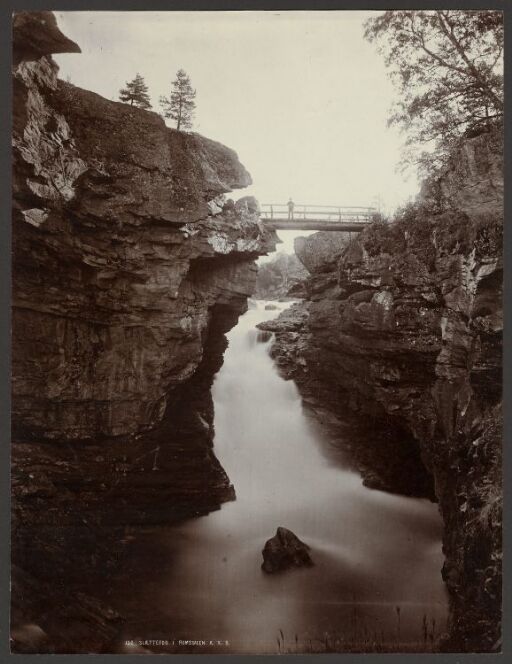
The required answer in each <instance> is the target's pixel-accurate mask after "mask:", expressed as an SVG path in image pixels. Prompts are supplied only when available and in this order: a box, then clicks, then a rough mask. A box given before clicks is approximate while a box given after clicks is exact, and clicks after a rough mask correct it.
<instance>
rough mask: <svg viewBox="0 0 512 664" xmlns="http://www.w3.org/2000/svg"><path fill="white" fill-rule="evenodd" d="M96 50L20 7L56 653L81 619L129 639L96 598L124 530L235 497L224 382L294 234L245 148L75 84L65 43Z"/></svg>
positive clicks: (26, 318) (19, 326) (26, 277)
mask: <svg viewBox="0 0 512 664" xmlns="http://www.w3.org/2000/svg"><path fill="white" fill-rule="evenodd" d="M79 50H80V49H79V48H78V46H77V45H76V44H74V43H73V42H71V41H70V40H69V39H67V38H66V37H65V36H64V35H62V33H61V32H60V31H59V29H58V27H57V24H56V21H55V18H54V16H53V15H52V14H51V13H49V12H30V13H26V12H21V13H18V14H16V15H15V16H14V69H13V81H14V83H13V85H14V127H13V334H12V341H13V364H12V379H13V388H12V389H13V416H12V423H13V439H14V440H13V448H12V449H13V454H12V461H13V510H14V518H13V564H14V567H13V624H14V625H16V623H20V624H21V623H23V622H27V621H28V622H31V621H37V623H38V624H40V625H41V626H42V627H43V629H44V630H46V631H47V632H48V634H49V635H50V637H49V645H47V646H46V647H47V648H48V649H50V650H51V649H52V647H55V646H52V645H51V644H52V643H54V642H55V641H54V639H53V637H55V636H56V631H57V630H58V625H59V623H61V622H62V620H65V621H66V622H67V624H68V625H69V632H68V634H67V635H66V637H65V639H64V637H62V636H61V637H58V635H57V638H62V639H64V641H65V642H62V641H61V644H60V646H59V647H60V648H64V649H67V650H68V651H80V649H81V648H86V649H88V648H90V649H92V650H94V649H97V648H101V647H102V644H104V643H105V641H106V640H108V638H111V637H112V634H113V633H115V628H114V627H113V628H111V627H110V626H108V625H109V624H110V622H111V621H113V620H114V614H113V613H110V614H109V613H108V611H107V609H103V608H102V605H101V604H98V602H97V600H96V599H95V598H94V596H90V595H89V594H88V593H89V591H90V589H91V587H92V580H94V579H96V580H97V577H98V576H99V577H101V574H103V573H111V571H112V569H111V567H112V565H113V566H114V567H115V564H116V563H115V560H112V556H110V557H107V559H105V556H104V555H103V553H104V551H103V549H105V550H106V549H108V547H109V546H110V547H111V551H113V553H114V556H113V557H114V558H116V556H117V559H118V560H117V562H119V559H121V558H122V552H121V550H122V545H121V544H120V542H121V541H122V538H121V537H120V535H119V532H118V531H115V530H114V528H118V527H119V528H124V527H125V526H127V525H129V524H134V523H141V522H143V523H151V522H153V523H154V522H157V523H166V522H170V521H173V520H176V519H178V518H181V517H183V516H187V515H191V514H199V513H204V512H206V511H208V510H210V509H215V508H216V507H218V505H219V503H220V502H222V501H224V500H227V499H229V498H231V497H232V496H233V488H232V487H231V485H230V482H229V479H228V478H227V476H226V474H225V473H224V471H223V469H222V468H221V467H220V465H219V463H218V461H217V460H216V458H215V456H214V454H213V451H212V440H213V408H212V402H211V396H210V387H211V383H212V380H213V376H214V374H215V373H216V371H218V369H219V367H220V364H221V362H222V354H223V352H224V349H225V345H226V340H225V336H224V335H225V332H227V331H228V330H229V329H230V328H231V327H232V326H233V325H235V324H236V321H237V319H238V316H239V315H240V314H241V313H243V312H244V311H245V310H246V308H247V296H248V295H249V294H251V293H252V291H253V289H254V286H255V282H256V273H257V270H256V265H255V262H254V260H255V258H256V257H257V256H259V255H261V254H264V253H266V252H268V251H270V250H273V249H274V246H275V241H276V238H275V235H274V233H273V232H268V231H266V230H265V229H264V228H263V227H262V225H261V224H260V222H259V210H258V204H257V202H256V201H255V200H254V199H253V198H248V197H246V198H242V199H240V200H239V201H238V202H236V203H234V202H233V201H231V200H227V199H226V198H225V196H224V195H225V194H226V193H228V192H230V191H231V190H233V189H236V188H241V187H245V186H247V185H248V184H249V183H250V182H251V179H250V176H249V174H248V173H247V171H246V170H245V168H244V167H243V166H242V165H241V164H240V162H239V161H238V158H237V155H236V154H235V152H233V151H232V150H230V149H229V148H226V147H224V146H223V145H221V144H219V143H216V142H215V141H212V140H209V139H206V138H204V137H202V136H199V135H197V134H186V133H181V132H177V131H175V130H172V129H169V128H167V127H166V126H165V124H164V121H163V120H162V118H161V117H160V116H158V115H157V114H156V113H152V112H148V111H144V110H140V109H138V108H134V107H131V106H128V105H124V104H121V103H116V102H112V101H108V100H106V99H104V98H102V97H100V96H99V95H97V94H94V93H92V92H88V91H85V90H81V89H79V88H77V87H74V86H73V85H70V84H66V83H63V82H62V81H59V80H58V79H57V66H56V65H55V63H54V62H53V60H52V58H51V53H57V52H77V51H79ZM77 570H81V571H80V573H78V574H77ZM63 579H67V581H63ZM77 588H78V589H77ZM79 592H80V593H83V596H82V599H81V600H80V601H78V602H77V601H75V600H74V599H73V598H75V597H76V596H77V593H79ZM50 596H51V597H52V601H51V604H52V606H51V608H49V606H48V597H50ZM70 607H72V608H70ZM70 612H71V613H70ZM114 622H115V621H114ZM75 628H76V629H75ZM52 630H53V636H52ZM52 639H53V640H52ZM73 640H74V643H73ZM20 648H21V649H23V646H20Z"/></svg>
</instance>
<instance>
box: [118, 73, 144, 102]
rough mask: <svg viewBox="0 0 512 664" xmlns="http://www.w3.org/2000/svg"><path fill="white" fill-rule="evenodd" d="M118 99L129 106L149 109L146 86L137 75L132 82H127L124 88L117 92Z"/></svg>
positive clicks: (142, 79)
mask: <svg viewBox="0 0 512 664" xmlns="http://www.w3.org/2000/svg"><path fill="white" fill-rule="evenodd" d="M119 99H120V100H121V101H122V102H124V103H125V104H130V106H138V107H139V108H145V109H149V108H151V103H150V101H149V94H148V86H147V85H146V83H145V82H144V78H143V77H142V76H141V75H140V74H137V75H136V76H135V78H134V79H133V81H127V82H126V88H122V89H121V90H119Z"/></svg>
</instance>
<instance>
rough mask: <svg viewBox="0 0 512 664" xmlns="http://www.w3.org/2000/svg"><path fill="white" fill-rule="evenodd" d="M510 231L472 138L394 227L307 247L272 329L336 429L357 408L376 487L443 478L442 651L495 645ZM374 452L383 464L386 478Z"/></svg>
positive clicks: (485, 147)
mask: <svg viewBox="0 0 512 664" xmlns="http://www.w3.org/2000/svg"><path fill="white" fill-rule="evenodd" d="M502 224H503V175H502V146H501V131H500V130H499V129H496V128H495V129H491V130H489V131H488V132H486V133H482V134H481V135H479V136H476V137H473V138H471V139H468V140H466V141H465V143H464V144H463V145H462V146H461V148H460V149H459V150H458V152H457V153H456V154H454V155H453V156H452V159H451V162H450V164H449V167H448V168H447V170H446V171H445V172H444V173H443V174H442V175H441V176H440V177H439V178H438V179H437V180H435V181H430V182H428V183H427V184H426V185H425V186H424V187H423V190H422V193H421V196H420V198H419V200H418V202H417V204H415V205H412V206H410V207H409V208H407V209H406V210H405V211H404V212H402V213H401V214H399V215H398V217H397V218H396V219H395V220H394V221H393V222H392V223H378V224H374V225H372V226H370V227H368V228H367V229H366V230H365V231H363V232H362V233H361V234H360V235H359V236H358V237H357V239H355V240H353V241H352V242H350V243H348V244H347V246H346V247H343V246H339V247H338V249H337V250H336V251H334V249H333V247H334V245H332V244H330V248H329V250H328V251H326V250H325V247H326V246H327V245H329V243H328V242H327V240H328V238H326V234H323V233H318V234H315V235H313V236H310V237H308V238H306V239H301V240H300V241H299V242H297V244H296V251H297V255H298V257H299V258H300V259H301V260H302V261H303V262H304V264H305V266H306V267H307V268H308V270H309V271H310V277H309V279H308V282H307V292H308V296H307V300H306V301H305V302H304V303H303V304H301V305H296V306H295V308H294V309H292V310H291V311H289V312H287V313H285V314H283V315H282V316H281V318H280V319H278V320H277V321H274V322H271V323H267V324H263V327H264V328H266V329H270V330H273V331H275V332H276V341H275V344H274V347H273V350H272V353H273V356H274V357H275V358H276V361H277V363H278V365H279V366H280V368H281V370H282V372H283V373H284V375H285V376H288V377H291V378H294V379H295V380H296V382H297V384H298V385H299V388H300V389H301V391H302V394H303V396H304V398H305V400H306V401H307V402H308V403H310V404H313V407H315V405H316V406H317V407H319V408H320V407H321V409H323V410H320V412H325V411H326V412H327V414H328V416H329V419H328V423H329V426H334V427H335V426H336V415H339V414H341V413H345V412H346V411H347V409H350V410H351V411H352V412H354V413H356V414H357V415H359V419H364V420H365V421H366V423H367V429H366V441H365V442H364V443H362V448H361V449H362V451H360V457H361V459H360V463H361V470H362V471H363V477H365V481H366V483H367V484H369V485H370V486H376V487H377V488H386V489H387V490H395V491H402V492H406V493H413V494H416V495H428V492H429V491H428V482H427V481H426V477H425V475H426V474H428V475H429V476H430V477H431V478H433V489H434V491H435V496H436V498H437V500H438V502H439V508H440V511H441V514H442V517H443V520H444V523H445V532H444V541H443V547H444V553H445V557H446V562H445V564H444V568H443V570H442V574H443V578H444V580H445V582H446V584H447V587H448V590H449V594H450V604H451V625H450V634H449V635H448V636H447V637H446V638H445V639H444V640H443V642H442V648H444V649H447V650H460V651H490V650H496V649H498V648H499V644H500V614H501V412H500V405H501V341H502V312H501V305H502V302H501V286H502ZM361 415H364V418H361V417H360V416H361ZM333 422H334V423H333ZM363 438H365V436H363ZM372 455H373V456H377V457H379V458H381V457H383V456H384V459H381V462H380V464H377V466H378V467H377V470H376V469H375V466H374V467H373V468H372ZM386 458H387V462H386V460H385V459H386ZM397 459H398V460H399V463H398V464H397V463H396V461H397ZM390 467H391V472H390ZM425 470H426V471H427V472H426V473H425Z"/></svg>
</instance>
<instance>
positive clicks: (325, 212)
mask: <svg viewBox="0 0 512 664" xmlns="http://www.w3.org/2000/svg"><path fill="white" fill-rule="evenodd" d="M260 207H261V216H262V218H263V219H268V220H272V219H276V220H277V219H293V220H294V221H300V220H305V221H307V220H309V221H313V220H320V219H322V220H323V221H352V222H357V221H360V222H363V223H364V222H368V221H370V220H371V218H372V216H373V215H374V214H376V213H377V208H375V207H363V206H357V205H352V206H348V205H339V206H338V205H297V204H295V206H294V209H293V216H292V217H290V216H289V212H288V205H287V204H286V203H263V204H262V205H261V206H260Z"/></svg>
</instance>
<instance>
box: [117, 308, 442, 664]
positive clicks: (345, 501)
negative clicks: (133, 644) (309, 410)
mask: <svg viewBox="0 0 512 664" xmlns="http://www.w3.org/2000/svg"><path fill="white" fill-rule="evenodd" d="M264 306H265V303H264V302H256V303H253V307H252V308H251V309H249V311H248V312H247V313H246V314H245V315H244V316H242V317H241V319H240V321H239V324H238V325H237V326H236V327H235V328H234V329H233V330H232V331H231V332H230V333H229V335H228V338H229V347H228V349H227V351H226V354H225V361H224V364H223V366H222V368H221V370H220V371H219V373H218V375H217V377H216V379H215V384H214V388H213V397H214V402H215V429H216V436H215V451H216V454H217V457H218V458H219V460H220V462H221V463H222V465H223V467H224V468H225V469H226V471H227V473H228V475H229V477H230V479H231V481H232V482H233V484H234V486H235V490H236V494H237V499H236V501H234V502H232V503H227V504H225V505H223V506H222V508H221V510H219V511H218V512H214V513H212V514H209V515H208V516H206V517H202V518H199V519H193V520H190V521H188V522H186V523H184V524H182V525H180V526H178V527H175V528H171V529H167V530H164V531H159V532H158V533H157V534H155V533H151V534H149V535H146V536H142V537H141V538H140V541H138V542H137V543H136V546H135V548H134V555H136V556H140V557H141V560H145V561H146V564H145V570H146V572H145V573H144V574H143V575H141V578H134V580H133V593H134V595H135V596H136V597H137V602H138V604H139V605H141V603H142V605H143V606H144V612H143V616H142V615H141V617H140V619H138V620H136V621H134V622H132V623H131V624H129V625H127V627H126V637H127V638H147V639H149V638H165V639H172V640H174V641H176V642H177V640H179V639H182V640H186V639H190V640H194V641H196V640H204V641H206V645H205V646H202V645H199V646H194V647H192V648H191V651H192V652H216V651H218V652H226V651H228V652H278V651H279V649H280V650H281V652H283V651H285V650H286V651H288V650H291V651H299V652H300V651H306V650H308V649H309V648H311V647H312V646H313V648H316V647H320V648H321V647H322V646H321V645H320V644H321V642H325V640H326V638H327V639H328V640H329V642H330V643H332V642H333V641H335V640H338V645H337V648H338V649H339V650H343V640H344V641H345V642H346V643H353V642H354V641H356V642H361V641H363V642H364V641H366V640H367V639H372V640H373V639H377V640H378V641H384V642H386V643H388V644H389V643H391V644H395V643H398V642H400V643H401V644H409V647H410V646H411V645H412V644H417V645H418V647H420V649H421V647H422V645H423V629H422V621H423V616H424V615H426V616H427V620H428V624H429V631H432V621H433V620H435V628H434V630H435V634H438V633H439V632H440V631H443V630H444V627H445V621H446V596H445V590H444V586H443V583H442V581H441V574H440V570H441V566H442V563H443V557H442V553H441V520H440V517H439V515H438V512H437V506H436V505H434V504H432V503H430V502H428V501H426V500H420V499H412V498H405V497H401V496H395V495H391V494H388V493H384V492H380V491H374V490H370V489H367V488H365V487H364V486H363V485H362V482H361V478H360V476H359V475H358V474H356V473H354V472H352V471H349V470H346V469H343V468H340V465H339V463H337V464H336V465H333V462H332V461H330V460H329V459H330V458H331V459H332V455H329V453H328V450H327V445H328V443H327V442H326V441H325V440H323V439H322V436H321V434H319V432H318V430H317V428H316V427H313V426H312V425H311V424H310V423H309V422H308V419H307V418H306V416H305V415H304V414H303V412H302V407H301V400H300V397H299V394H298V392H297V388H296V387H295V385H294V383H293V382H291V381H288V382H287V381H284V380H283V379H282V378H280V377H279V375H278V374H277V372H276V369H275V367H274V365H273V362H272V360H271V358H270V357H269V355H268V346H269V344H270V342H268V343H261V342H258V341H257V338H256V336H257V331H256V330H255V325H256V324H257V323H258V322H260V321H263V320H268V319H269V318H272V317H274V316H276V315H277V314H278V313H279V311H267V310H265V309H264ZM286 306H287V305H285V304H280V305H279V307H280V308H284V307H286ZM278 526H284V527H286V528H289V529H291V530H293V531H294V532H295V533H296V534H297V535H298V537H300V538H301V539H302V540H303V541H305V542H306V543H307V544H309V546H310V547H311V556H312V558H313V560H314V563H315V565H314V567H312V568H308V569H297V570H290V571H288V572H285V573H282V574H278V575H266V574H265V573H264V572H262V571H261V568H260V565H261V562H262V557H261V550H262V548H263V545H264V543H265V541H266V540H267V539H268V538H269V537H272V536H273V535H274V534H275V531H276V528H277V527H278ZM155 537H156V538H157V539H158V547H159V552H160V553H159V555H158V559H157V560H153V563H151V546H152V540H153V544H154V543H155V539H154V538H155ZM162 550H163V551H164V555H162V553H161V552H162ZM148 563H149V566H150V570H149V571H150V573H148V571H147V565H148ZM152 565H153V566H152ZM144 575H145V576H146V577H147V578H146V579H145V581H144V582H143V579H142V577H143V576H144ZM140 585H143V589H142V590H141V589H140V588H138V586H140ZM397 607H399V608H398V609H397ZM283 640H284V643H283ZM210 641H214V642H215V643H214V644H213V645H212V644H210ZM218 642H221V643H218ZM226 642H228V645H227V644H226ZM176 646H177V644H176ZM413 647H414V646H413ZM176 649H177V650H182V649H186V648H180V647H176ZM155 650H157V651H158V650H160V651H161V652H165V651H167V650H168V649H166V648H162V649H159V648H156V649H155Z"/></svg>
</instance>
